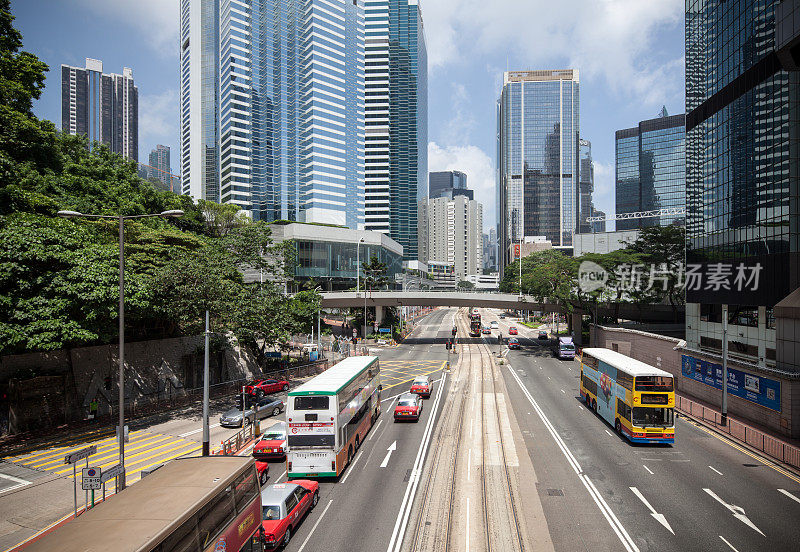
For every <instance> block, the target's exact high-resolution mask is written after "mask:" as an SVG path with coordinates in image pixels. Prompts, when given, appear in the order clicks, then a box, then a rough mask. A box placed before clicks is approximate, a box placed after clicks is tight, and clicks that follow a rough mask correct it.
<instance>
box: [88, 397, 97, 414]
mask: <svg viewBox="0 0 800 552" xmlns="http://www.w3.org/2000/svg"><path fill="white" fill-rule="evenodd" d="M98 406H99V405H98V404H97V397H96V396H95V397H94V398H93V399H92V402H90V403H89V419H90V420H96V419H97V408H98Z"/></svg>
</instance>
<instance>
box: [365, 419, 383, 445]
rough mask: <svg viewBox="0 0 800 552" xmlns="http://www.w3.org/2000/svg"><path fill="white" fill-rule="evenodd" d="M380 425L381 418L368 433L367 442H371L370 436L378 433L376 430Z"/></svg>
mask: <svg viewBox="0 0 800 552" xmlns="http://www.w3.org/2000/svg"><path fill="white" fill-rule="evenodd" d="M382 423H383V418H381V419H380V420H378V423H377V424H376V425H375V427H373V428H372V431H370V432H369V437H367V441H371V440H372V436H373V435H375V434H376V433H377V432H378V428H379V427H380V426H381V424H382Z"/></svg>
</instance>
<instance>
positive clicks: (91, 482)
mask: <svg viewBox="0 0 800 552" xmlns="http://www.w3.org/2000/svg"><path fill="white" fill-rule="evenodd" d="M81 475H82V477H81V488H82V489H83V490H84V491H91V490H95V489H101V488H102V487H103V482H102V481H101V479H102V477H101V475H102V474H101V470H100V468H83V469H82V470H81Z"/></svg>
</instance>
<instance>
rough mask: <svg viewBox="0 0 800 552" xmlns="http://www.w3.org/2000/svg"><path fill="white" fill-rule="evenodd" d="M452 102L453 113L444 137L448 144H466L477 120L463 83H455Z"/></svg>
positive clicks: (443, 134)
mask: <svg viewBox="0 0 800 552" xmlns="http://www.w3.org/2000/svg"><path fill="white" fill-rule="evenodd" d="M450 104H451V111H452V115H451V116H450V119H449V120H448V121H447V125H446V126H445V128H444V131H443V133H442V139H443V141H444V142H446V143H448V144H458V145H465V144H466V143H467V141H468V140H469V136H470V134H471V133H472V130H473V129H474V128H475V125H476V122H475V117H474V111H473V110H472V108H471V106H470V99H469V94H468V92H467V89H466V87H465V86H464V85H463V84H460V83H453V85H452V94H451V95H450Z"/></svg>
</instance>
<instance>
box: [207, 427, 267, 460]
mask: <svg viewBox="0 0 800 552" xmlns="http://www.w3.org/2000/svg"><path fill="white" fill-rule="evenodd" d="M256 436H257V435H256V424H255V423H253V424H246V425H245V426H244V427H243V428H242V429H240V430H239V431H237V432H236V435H234V436H233V437H230V438H228V439H225V440H224V441H222V447H221V448H220V450H219V452H216V453H215V454H227V455H230V454H236V453H237V452H239V451H240V450H242V448H243V447H244V446H245V445H246V444H247V443H249V442H250V441H251V440H252V439H255V438H256Z"/></svg>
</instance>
